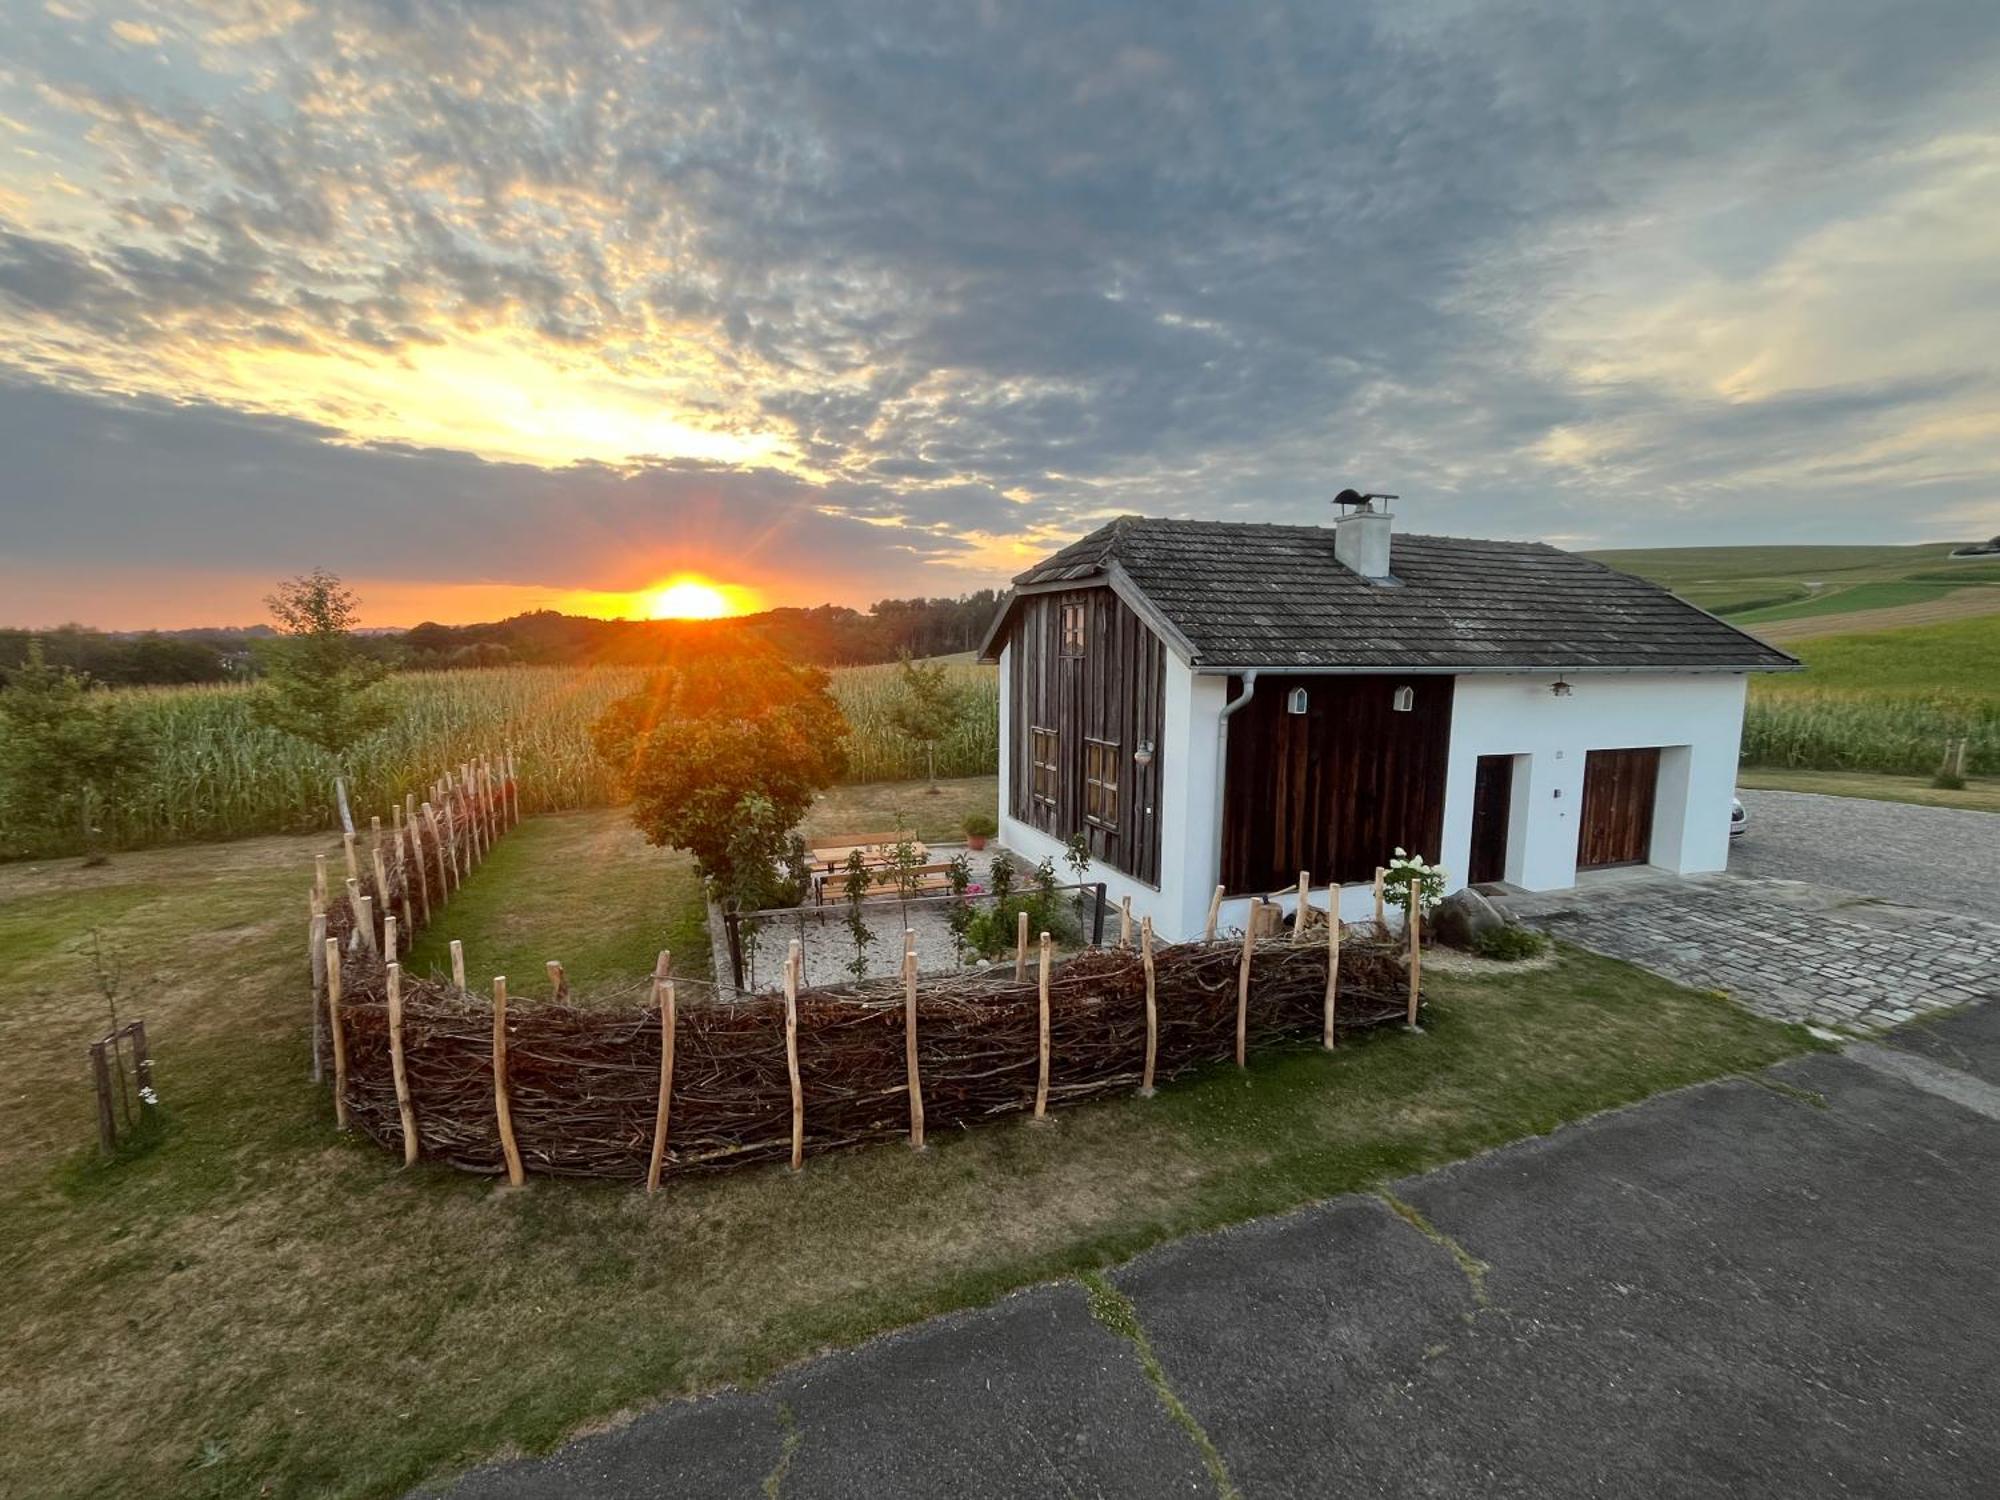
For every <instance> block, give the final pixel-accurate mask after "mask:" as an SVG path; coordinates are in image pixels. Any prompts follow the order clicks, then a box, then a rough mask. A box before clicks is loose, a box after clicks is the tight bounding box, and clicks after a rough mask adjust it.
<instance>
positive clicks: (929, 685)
mask: <svg viewBox="0 0 2000 1500" xmlns="http://www.w3.org/2000/svg"><path fill="white" fill-rule="evenodd" d="M963 703H964V694H963V693H962V692H960V690H959V688H958V685H957V684H956V683H954V682H953V681H952V680H951V669H950V668H948V667H947V666H946V665H945V664H944V663H943V662H941V661H929V662H923V661H915V660H912V659H911V657H910V653H909V652H907V651H905V652H904V653H903V656H902V661H901V663H900V665H899V666H898V668H897V671H896V696H895V699H894V700H893V701H892V702H891V703H890V705H889V722H890V723H892V724H894V725H895V726H896V730H897V732H898V733H900V734H905V735H908V736H909V737H910V738H911V739H913V740H915V741H916V742H917V743H918V744H920V745H922V746H923V747H924V779H925V780H926V782H927V783H928V786H927V788H926V789H927V790H928V791H929V792H930V793H931V795H933V796H935V795H937V790H938V784H937V747H938V741H940V740H942V739H943V738H944V737H945V736H946V735H948V734H950V733H951V732H952V730H953V729H955V728H956V727H957V726H958V719H959V713H960V711H961V709H962V707H963Z"/></svg>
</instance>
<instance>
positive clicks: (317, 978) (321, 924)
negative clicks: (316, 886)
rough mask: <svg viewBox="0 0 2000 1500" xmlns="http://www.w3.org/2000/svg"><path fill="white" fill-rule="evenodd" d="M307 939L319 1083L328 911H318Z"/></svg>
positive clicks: (314, 1077)
mask: <svg viewBox="0 0 2000 1500" xmlns="http://www.w3.org/2000/svg"><path fill="white" fill-rule="evenodd" d="M306 941H307V943H308V944H309V945H310V946H309V948H308V949H307V956H308V957H310V958H311V960H312V985H313V991H312V1066H311V1074H312V1081H313V1082H314V1083H318V1082H319V1081H320V1080H321V1079H322V1078H323V1077H324V1076H325V1069H326V1064H325V1063H324V1062H323V1061H322V1055H323V1054H324V1053H325V1051H326V1012H325V1011H323V1010H321V1009H320V1005H319V996H320V991H321V990H323V989H325V988H326V913H325V912H318V913H316V914H315V915H314V917H313V919H312V922H311V923H310V924H309V926H308V928H307V934H306Z"/></svg>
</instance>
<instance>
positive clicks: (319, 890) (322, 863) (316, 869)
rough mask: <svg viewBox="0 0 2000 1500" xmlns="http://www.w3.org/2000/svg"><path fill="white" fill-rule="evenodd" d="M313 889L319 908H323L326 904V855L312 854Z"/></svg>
mask: <svg viewBox="0 0 2000 1500" xmlns="http://www.w3.org/2000/svg"><path fill="white" fill-rule="evenodd" d="M313 891H314V893H315V894H316V895H317V896H318V897H319V904H320V906H321V908H322V909H324V908H325V906H326V856H325V855H324V854H315V855H314V856H313Z"/></svg>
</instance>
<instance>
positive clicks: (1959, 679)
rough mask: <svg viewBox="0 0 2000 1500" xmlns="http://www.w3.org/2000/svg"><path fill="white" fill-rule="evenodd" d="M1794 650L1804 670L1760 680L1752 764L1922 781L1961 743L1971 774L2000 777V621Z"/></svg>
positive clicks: (1753, 697)
mask: <svg viewBox="0 0 2000 1500" xmlns="http://www.w3.org/2000/svg"><path fill="white" fill-rule="evenodd" d="M1994 592H2000V590H1995V591H1994ZM1848 618H1850V619H1861V618H1865V616H1861V615H1855V616H1850V617H1848ZM1786 649H1788V650H1790V651H1792V652H1794V653H1795V654H1796V655H1798V656H1799V657H1800V659H1801V660H1803V661H1804V662H1805V664H1806V670H1805V671H1803V672H1794V673H1785V674H1781V675H1774V676H1764V677H1758V678H1756V679H1754V680H1753V681H1752V683H1751V687H1750V706H1749V712H1748V714H1747V716H1746V718H1745V720H1744V726H1743V760H1744V763H1745V764H1746V765H1756V766H1783V767H1790V768H1796V769H1809V770H1818V771H1884V772H1891V773H1896V774H1901V775H1913V776H1921V775H1926V774H1928V773H1930V772H1932V771H1935V770H1936V769H1937V767H1938V763H1939V762H1940V761H1941V760H1942V759H1943V756H1944V746H1945V744H1946V742H1947V741H1949V740H1953V739H1957V738H1959V737H1960V736H1963V737H1964V738H1965V739H1966V740H1967V741H1968V742H1969V743H1968V746H1967V760H1966V769H1967V770H1968V771H1970V772H1971V773H1972V774H1974V775H1989V776H1990V775H1995V774H2000V613H1995V614H1987V615H1981V616H1975V617H1972V618H1967V619H1960V620H1954V621H1950V622H1947V623H1944V624H1939V625H1926V626H1914V627H1905V628H1903V629H1896V630H1883V631H1872V632H1866V633H1858V634H1850V635H1830V636H1821V637H1817V638H1815V639H1811V640H1803V641H1793V642H1788V643H1787V647H1786Z"/></svg>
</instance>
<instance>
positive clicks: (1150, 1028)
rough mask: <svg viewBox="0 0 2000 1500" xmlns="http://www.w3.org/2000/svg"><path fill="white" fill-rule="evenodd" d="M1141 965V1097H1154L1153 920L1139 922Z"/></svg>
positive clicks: (1156, 1022)
mask: <svg viewBox="0 0 2000 1500" xmlns="http://www.w3.org/2000/svg"><path fill="white" fill-rule="evenodd" d="M1139 963H1140V966H1141V967H1143V968H1144V969H1145V971H1146V1071H1145V1074H1144V1076H1143V1077H1142V1078H1141V1079H1140V1081H1139V1097H1140V1098H1142V1099H1150V1098H1152V1097H1153V1064H1154V1062H1155V1060H1156V1059H1157V1058H1158V1057H1159V1055H1160V1007H1159V1000H1158V995H1157V986H1156V984H1155V982H1154V981H1155V976H1154V973H1153V919H1152V918H1151V917H1145V918H1142V919H1141V920H1140V922H1139Z"/></svg>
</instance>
